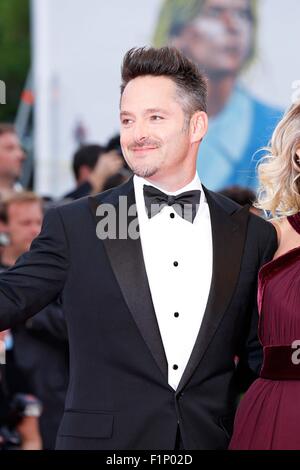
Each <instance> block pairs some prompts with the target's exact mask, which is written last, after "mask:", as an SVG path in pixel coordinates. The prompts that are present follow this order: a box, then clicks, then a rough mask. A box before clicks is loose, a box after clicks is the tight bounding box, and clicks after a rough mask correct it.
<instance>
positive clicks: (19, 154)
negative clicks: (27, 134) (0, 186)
mask: <svg viewBox="0 0 300 470" xmlns="http://www.w3.org/2000/svg"><path fill="white" fill-rule="evenodd" d="M24 159H25V154H24V152H23V150H22V148H21V145H20V141H19V139H18V136H17V135H16V134H15V133H14V132H5V133H4V134H2V135H0V177H4V178H10V179H13V180H17V179H18V178H19V177H20V175H21V171H22V163H23V161H24Z"/></svg>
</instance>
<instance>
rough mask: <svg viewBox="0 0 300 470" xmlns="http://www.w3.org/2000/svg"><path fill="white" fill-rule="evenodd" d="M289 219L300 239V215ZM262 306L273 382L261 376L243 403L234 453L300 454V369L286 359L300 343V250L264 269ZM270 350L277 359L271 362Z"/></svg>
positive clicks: (262, 336)
mask: <svg viewBox="0 0 300 470" xmlns="http://www.w3.org/2000/svg"><path fill="white" fill-rule="evenodd" d="M288 220H289V222H290V223H291V225H292V226H293V227H294V229H295V230H296V231H297V232H298V233H299V234H300V215H299V214H297V215H295V216H292V217H288ZM258 305H259V312H260V321H259V338H260V341H261V343H262V345H263V347H264V364H265V362H268V364H266V366H267V367H266V368H265V370H267V369H268V371H267V373H266V374H265V375H267V376H269V377H272V378H262V377H260V378H259V379H257V380H256V381H255V382H254V383H253V384H252V385H251V387H250V388H249V389H248V391H247V392H246V394H245V395H244V397H243V398H242V400H241V402H240V405H239V407H238V411H237V414H236V418H235V425H234V433H233V436H232V439H231V443H230V446H229V449H231V450H239V449H240V450H254V449H255V450H257V449H261V450H263V449H265V450H271V449H272V450H275V449H276V450H288V449H294V450H296V449H300V364H299V365H297V364H296V363H295V362H294V361H290V360H288V359H291V354H290V353H289V355H288V356H287V355H286V351H288V349H287V348H291V345H292V343H293V342H294V341H295V340H300V246H299V247H297V248H294V249H292V250H290V251H288V252H287V253H285V254H283V255H282V256H279V257H278V258H276V259H274V260H272V261H270V262H269V263H267V264H265V265H264V266H263V267H262V268H261V270H260V272H259V291H258ZM270 346H271V348H270ZM274 346H277V348H274ZM278 346H280V347H281V348H278ZM268 347H269V348H268ZM294 347H295V345H294ZM268 349H269V350H273V351H274V350H276V351H275V352H276V354H275V355H273V356H272V358H271V360H270V358H269V360H268V361H267V359H268V358H266V352H267V350H268ZM279 350H281V351H279ZM282 350H285V354H282ZM289 350H290V352H293V350H292V349H289ZM278 351H279V353H278ZM295 351H296V352H297V350H295ZM287 357H288V359H287ZM293 357H295V356H293ZM298 357H300V354H298ZM262 369H264V367H263V368H262ZM261 375H263V376H265V375H264V374H263V373H262V372H261ZM287 377H288V378H287ZM278 378H279V379H278Z"/></svg>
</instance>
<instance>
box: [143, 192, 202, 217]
mask: <svg viewBox="0 0 300 470" xmlns="http://www.w3.org/2000/svg"><path fill="white" fill-rule="evenodd" d="M143 189H144V199H145V206H146V210H147V214H148V217H149V219H151V217H153V216H154V215H156V214H158V213H159V212H160V211H161V210H162V208H163V207H165V206H173V208H174V210H175V212H176V213H177V214H178V215H180V217H182V218H183V219H185V220H188V221H189V222H191V223H193V222H194V218H195V217H196V214H197V210H198V206H199V202H200V193H201V191H200V190H195V191H186V192H184V193H181V194H177V195H176V196H170V195H168V194H165V193H163V192H162V191H160V190H159V189H156V188H154V187H153V186H147V185H145V184H144V188H143Z"/></svg>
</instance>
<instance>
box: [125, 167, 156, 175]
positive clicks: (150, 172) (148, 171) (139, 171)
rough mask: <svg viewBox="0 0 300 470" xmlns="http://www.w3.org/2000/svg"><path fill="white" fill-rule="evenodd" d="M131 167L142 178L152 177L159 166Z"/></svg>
mask: <svg viewBox="0 0 300 470" xmlns="http://www.w3.org/2000/svg"><path fill="white" fill-rule="evenodd" d="M131 169H132V171H133V173H134V174H135V175H136V176H140V177H141V178H151V176H154V175H155V174H156V173H157V171H158V168H141V167H133V168H131Z"/></svg>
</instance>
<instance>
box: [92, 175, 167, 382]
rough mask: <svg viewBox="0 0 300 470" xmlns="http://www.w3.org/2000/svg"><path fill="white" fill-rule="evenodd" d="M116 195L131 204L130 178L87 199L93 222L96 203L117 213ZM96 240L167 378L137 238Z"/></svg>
mask: <svg viewBox="0 0 300 470" xmlns="http://www.w3.org/2000/svg"><path fill="white" fill-rule="evenodd" d="M103 196H104V197H103ZM119 196H125V197H127V207H128V208H129V207H130V206H132V205H133V204H135V195H134V187H133V181H132V178H131V179H130V180H129V181H128V182H127V183H125V184H124V185H122V186H120V187H119V188H116V189H115V190H113V191H112V192H111V193H110V195H109V197H107V198H105V195H104V194H102V195H101V194H100V195H97V196H95V197H90V198H89V202H90V207H91V209H92V212H93V215H94V216H95V220H96V223H98V222H99V220H100V218H99V217H98V216H97V215H96V210H97V207H98V206H99V205H100V204H103V203H106V204H107V203H110V204H113V205H114V207H115V208H116V212H117V214H118V213H119V210H120V205H119ZM133 219H134V217H128V225H129V224H130V223H131V222H132V221H133ZM117 229H118V227H117ZM117 234H118V230H117ZM99 243H103V244H104V247H105V250H106V253H107V256H108V258H109V261H110V264H111V267H112V269H113V272H114V274H115V277H116V279H117V282H118V284H119V286H120V289H121V292H122V294H123V297H124V299H125V301H126V303H127V306H128V308H129V310H130V312H131V314H132V316H133V318H134V320H135V323H136V325H137V327H138V329H139V331H140V333H141V335H142V337H143V339H144V341H145V343H146V344H147V346H148V348H149V349H150V351H151V353H152V356H153V357H154V359H155V361H156V363H157V365H158V367H159V368H160V370H161V372H162V373H163V375H164V377H165V379H166V380H167V379H168V365H167V359H166V355H165V351H164V347H163V343H162V339H161V335H160V331H159V327H158V323H157V319H156V315H155V311H154V307H153V302H152V298H151V292H150V288H149V283H148V278H147V274H146V269H145V264H144V258H143V252H142V246H141V241H140V237H138V239H136V240H133V239H131V238H129V237H127V239H121V238H118V236H117V238H116V239H109V238H107V239H105V240H99Z"/></svg>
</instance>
